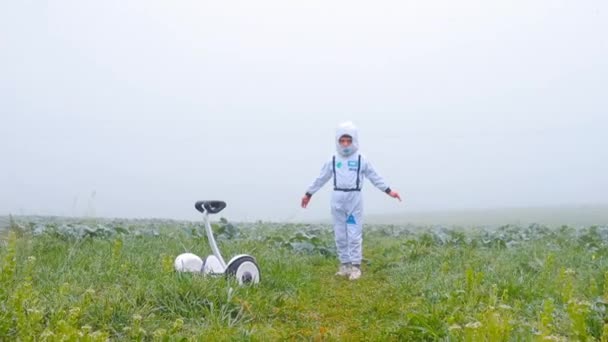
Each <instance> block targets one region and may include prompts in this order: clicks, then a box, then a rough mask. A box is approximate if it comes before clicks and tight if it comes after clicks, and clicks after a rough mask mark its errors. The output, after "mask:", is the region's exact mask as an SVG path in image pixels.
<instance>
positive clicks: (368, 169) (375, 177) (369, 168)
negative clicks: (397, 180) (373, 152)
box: [363, 160, 391, 193]
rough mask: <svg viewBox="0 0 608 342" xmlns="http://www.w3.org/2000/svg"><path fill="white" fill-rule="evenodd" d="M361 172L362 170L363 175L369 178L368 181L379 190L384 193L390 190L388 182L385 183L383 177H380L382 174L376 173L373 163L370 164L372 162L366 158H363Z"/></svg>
mask: <svg viewBox="0 0 608 342" xmlns="http://www.w3.org/2000/svg"><path fill="white" fill-rule="evenodd" d="M363 172H364V174H365V176H366V177H367V179H369V181H370V182H371V183H372V184H373V185H374V186H375V187H376V188H378V189H380V191H383V192H386V193H390V192H391V188H390V187H389V186H388V184H386V182H385V181H384V178H382V176H380V175H379V174H378V172H377V171H376V169H375V168H374V165H372V163H370V162H369V161H368V160H365V168H364V169H363Z"/></svg>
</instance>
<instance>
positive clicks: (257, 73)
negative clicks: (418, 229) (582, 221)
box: [0, 0, 608, 221]
mask: <svg viewBox="0 0 608 342" xmlns="http://www.w3.org/2000/svg"><path fill="white" fill-rule="evenodd" d="M607 43H608V3H606V2H605V1H599V0H582V1H555V0H539V1H523V0H521V1H519V0H517V1H502V2H500V3H492V2H487V1H481V0H479V1H473V0H463V1H447V0H442V1H440V0H431V1H394V2H388V1H376V2H369V1H361V2H358V1H268V0H260V1H231V2H226V1H213V2H212V1H80V0H79V1H52V2H42V1H3V2H1V3H0V48H1V53H0V118H1V121H0V122H1V123H2V125H1V127H2V129H1V134H0V157H1V158H2V162H1V163H0V165H1V171H0V215H3V214H9V213H12V214H44V215H69V216H104V217H166V218H176V219H196V218H199V217H200V216H198V215H197V213H196V212H195V211H194V208H193V203H194V202H195V201H196V200H198V199H223V200H226V201H227V202H228V207H227V209H226V210H225V212H224V213H223V215H224V216H226V217H228V218H230V219H235V220H258V219H262V220H270V219H271V220H281V221H290V220H307V219H313V218H323V217H328V216H329V195H330V192H331V190H330V184H328V185H326V187H325V188H324V189H323V190H321V191H320V192H319V193H318V194H316V195H315V196H314V197H313V200H312V201H311V205H310V207H309V208H308V209H307V210H302V209H299V201H300V198H301V196H302V195H303V193H304V191H305V190H306V188H307V187H308V185H309V184H310V183H311V182H312V181H313V180H314V178H315V177H316V176H317V175H318V173H319V171H320V168H321V166H322V164H323V162H325V161H326V160H328V159H329V158H330V157H331V155H332V153H334V142H333V139H334V129H335V127H336V126H337V125H338V124H339V123H340V122H341V121H345V120H352V121H354V122H355V124H356V125H357V126H358V127H359V128H360V145H361V151H362V152H363V153H364V154H365V155H366V156H367V157H368V158H369V159H370V160H371V162H372V163H374V165H375V167H376V168H377V169H378V171H379V173H380V174H381V175H382V176H384V177H385V179H386V180H387V181H388V183H389V184H390V186H391V187H392V188H393V189H396V190H398V191H400V192H401V194H402V196H403V197H404V202H403V203H399V202H396V201H394V200H393V199H391V198H389V197H388V196H386V195H385V194H383V193H381V192H380V191H378V190H377V189H375V188H374V187H373V186H372V185H371V184H370V183H369V182H368V183H366V184H365V185H364V196H365V210H366V213H367V214H370V215H371V214H382V213H391V214H394V213H404V214H405V215H407V213H408V212H413V211H419V210H443V209H460V208H496V207H524V206H545V205H561V204H585V203H606V202H608V176H607V175H608V152H607V147H608V143H607V141H608V140H607V139H606V137H605V135H606V134H607V133H608V91H607V88H606V84H607V81H608V44H607Z"/></svg>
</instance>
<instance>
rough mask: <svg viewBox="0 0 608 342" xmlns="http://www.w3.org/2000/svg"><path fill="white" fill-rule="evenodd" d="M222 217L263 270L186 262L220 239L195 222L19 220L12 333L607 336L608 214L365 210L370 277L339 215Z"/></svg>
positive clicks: (4, 294)
mask: <svg viewBox="0 0 608 342" xmlns="http://www.w3.org/2000/svg"><path fill="white" fill-rule="evenodd" d="M214 229H215V230H216V233H217V236H218V240H219V245H220V247H221V250H222V252H223V253H224V257H229V256H231V255H234V254H239V253H248V254H251V255H253V256H255V257H256V258H257V260H258V263H259V265H260V268H261V272H262V282H261V283H260V284H259V285H257V286H243V287H239V286H238V285H236V283H235V281H233V280H230V279H225V278H223V277H219V278H204V277H202V276H198V275H192V274H177V273H175V271H174V270H173V260H174V258H175V256H177V255H178V254H179V253H182V252H184V251H190V252H193V253H195V254H198V255H201V256H204V255H207V254H210V253H211V252H210V250H209V247H208V244H207V241H206V238H205V237H204V234H203V232H202V227H200V225H199V224H197V223H183V222H136V223H133V222H130V223H129V222H116V221H111V222H98V221H90V222H85V223H77V222H68V223H61V222H59V221H57V220H49V221H45V220H44V219H40V218H38V219H37V220H35V222H28V221H27V220H24V221H22V222H11V229H10V232H9V233H6V234H4V237H3V239H2V244H1V245H0V246H1V248H0V261H1V273H0V340H3V341H13V340H24V341H26V340H39V341H45V340H47V341H60V340H70V341H76V340H83V341H100V340H108V339H110V340H158V341H182V340H184V338H185V340H192V341H198V340H214V341H215V340H218V341H223V340H239V341H240V340H260V341H264V340H382V341H385V340H388V341H390V340H403V341H425V340H428V341H435V340H444V341H480V340H486V341H537V340H564V341H566V340H568V341H569V340H582V341H587V340H588V341H594V340H597V341H600V340H601V341H607V340H608V325H607V324H606V323H605V322H606V321H607V319H608V313H607V312H606V306H607V305H608V273H607V271H608V268H607V266H608V248H607V245H606V242H607V241H608V226H592V227H587V228H583V229H574V228H570V227H568V226H562V227H558V228H548V227H545V226H541V225H535V224H533V225H507V226H502V227H500V226H499V227H496V228H493V229H490V228H486V229H472V228H471V229H463V230H460V229H446V228H441V227H432V226H412V225H409V226H399V225H368V226H366V227H365V236H364V257H365V258H366V259H365V262H364V265H363V277H362V278H361V279H360V280H358V281H349V280H347V279H344V278H338V277H335V276H334V272H335V271H336V269H337V261H336V256H335V248H334V246H333V237H332V233H331V230H330V228H329V227H328V226H324V225H309V224H265V223H258V224H248V225H237V226H236V227H235V226H233V225H231V224H230V223H227V222H226V221H222V222H219V223H217V224H215V225H214Z"/></svg>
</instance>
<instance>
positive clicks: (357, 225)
mask: <svg viewBox="0 0 608 342" xmlns="http://www.w3.org/2000/svg"><path fill="white" fill-rule="evenodd" d="M343 135H350V136H351V137H352V139H353V142H352V145H351V146H349V147H348V148H343V147H342V146H340V142H339V140H340V137H342V136H343ZM336 149H337V152H338V153H337V154H336V155H334V156H333V157H332V158H331V159H330V160H329V161H328V162H326V163H325V164H324V165H323V168H322V169H321V174H320V175H319V177H318V178H317V179H316V180H315V181H314V182H313V183H312V184H311V185H310V187H309V188H308V190H307V191H306V194H307V195H308V196H312V195H313V194H314V193H315V192H317V191H318V190H319V189H321V188H322V187H323V185H325V183H327V181H329V180H330V179H332V178H333V186H334V191H333V194H332V197H331V214H332V216H333V221H334V233H335V237H336V247H337V249H338V258H339V259H340V262H341V263H342V264H346V263H352V264H354V265H360V264H361V259H362V252H361V245H362V241H363V239H362V228H363V197H362V195H361V189H362V188H363V181H364V180H365V177H367V178H368V179H369V180H370V182H371V183H372V184H373V185H374V186H376V187H377V188H378V189H380V190H382V191H384V192H386V193H390V191H391V190H390V188H389V186H388V185H387V184H386V183H385V182H384V180H383V179H382V177H380V175H378V173H377V172H376V170H374V168H373V166H372V164H371V163H370V162H369V161H368V160H367V158H365V156H363V155H361V154H360V153H359V152H358V150H359V137H358V132H357V128H356V127H355V126H354V125H353V124H352V123H351V122H345V123H343V124H341V125H340V126H339V127H338V129H337V130H336Z"/></svg>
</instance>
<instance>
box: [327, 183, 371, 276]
mask: <svg viewBox="0 0 608 342" xmlns="http://www.w3.org/2000/svg"><path fill="white" fill-rule="evenodd" d="M361 195H362V194H361V192H360V191H352V192H343V191H334V192H333V194H332V198H331V215H332V217H333V221H334V234H335V238H336V248H337V249H338V258H339V259H340V262H341V263H349V262H350V263H353V264H361V259H362V244H363V198H362V196H361Z"/></svg>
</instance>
